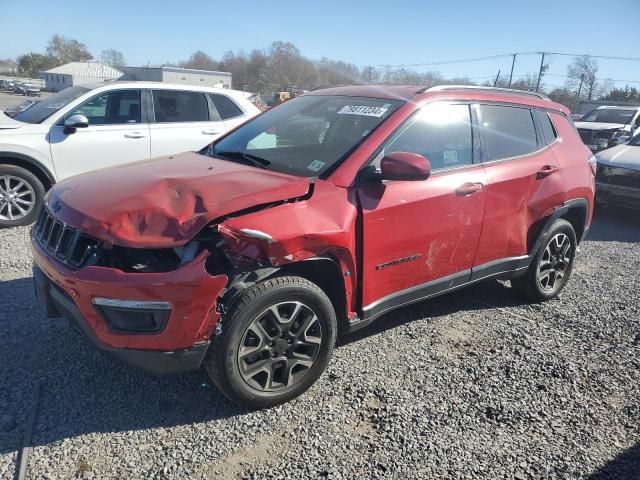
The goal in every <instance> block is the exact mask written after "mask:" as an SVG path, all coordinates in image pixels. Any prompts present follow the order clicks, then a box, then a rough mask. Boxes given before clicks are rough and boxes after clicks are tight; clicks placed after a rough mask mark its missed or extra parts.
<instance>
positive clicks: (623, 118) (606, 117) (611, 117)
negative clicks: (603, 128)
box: [580, 108, 636, 124]
mask: <svg viewBox="0 0 640 480" xmlns="http://www.w3.org/2000/svg"><path fill="white" fill-rule="evenodd" d="M635 113H636V111H635V110H621V109H618V108H598V109H596V110H592V111H591V112H589V113H587V114H586V115H585V116H584V117H582V118H581V119H580V121H581V122H600V123H624V124H626V123H629V122H630V121H631V120H632V119H633V116H634V115H635Z"/></svg>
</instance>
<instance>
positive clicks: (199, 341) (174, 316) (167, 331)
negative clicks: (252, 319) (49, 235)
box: [31, 240, 227, 374]
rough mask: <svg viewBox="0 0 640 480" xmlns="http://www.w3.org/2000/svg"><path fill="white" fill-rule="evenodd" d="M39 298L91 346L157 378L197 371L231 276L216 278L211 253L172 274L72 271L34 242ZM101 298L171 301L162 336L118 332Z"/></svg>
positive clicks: (94, 269)
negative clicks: (210, 267)
mask: <svg viewBox="0 0 640 480" xmlns="http://www.w3.org/2000/svg"><path fill="white" fill-rule="evenodd" d="M31 245H32V251H33V257H34V263H35V265H34V268H33V277H34V282H35V288H36V295H37V297H38V301H39V302H40V304H41V306H42V308H43V309H44V311H45V312H46V313H47V316H49V317H66V318H67V319H69V320H70V322H71V324H72V325H73V326H74V327H76V329H77V330H79V331H80V332H82V333H83V335H84V336H85V337H87V338H88V339H89V340H90V341H91V343H93V344H94V345H95V346H96V347H97V348H99V349H100V350H103V351H105V352H107V353H109V354H111V355H113V356H114V357H117V358H119V359H121V360H123V361H125V362H126V363H129V364H131V365H134V366H136V367H139V368H142V369H144V370H146V371H149V372H151V373H154V374H167V373H177V372H184V371H189V370H195V369H197V368H198V367H199V366H200V364H201V362H202V359H203V358H204V355H205V353H206V351H207V348H208V345H209V341H210V337H211V335H212V333H213V331H214V329H215V327H216V325H217V323H218V320H219V317H220V315H219V313H218V312H217V311H216V299H217V298H218V297H219V296H220V294H221V293H222V292H223V290H224V288H225V286H226V284H227V277H226V276H225V275H219V276H215V277H214V276H211V275H209V274H208V273H207V272H206V270H205V268H204V262H205V259H206V257H207V253H206V252H203V253H202V254H201V255H199V256H198V257H196V258H195V259H194V260H193V261H192V262H191V263H189V264H188V265H185V266H183V267H181V268H179V269H177V270H175V271H173V272H167V273H149V274H146V273H142V274H141V273H134V274H130V273H124V272H121V271H118V270H114V269H110V268H104V267H86V268H82V269H80V270H72V269H70V268H68V267H66V266H65V265H63V264H61V263H59V262H57V261H56V260H54V259H52V258H51V257H49V256H48V255H47V254H46V253H45V252H44V251H43V250H42V247H40V245H39V244H38V243H37V242H35V241H33V240H32V243H31ZM96 297H107V298H117V299H125V300H162V301H166V302H170V303H171V305H172V307H173V308H172V310H171V313H170V314H169V317H168V319H167V321H166V324H165V325H164V327H163V329H162V330H161V331H159V332H151V333H139V332H131V333H123V332H121V331H117V330H114V329H113V328H112V327H111V326H110V325H109V324H108V323H107V321H106V320H105V318H104V317H103V316H102V315H101V314H100V313H99V310H98V309H97V308H96V307H95V305H93V303H92V300H93V299H94V298H96Z"/></svg>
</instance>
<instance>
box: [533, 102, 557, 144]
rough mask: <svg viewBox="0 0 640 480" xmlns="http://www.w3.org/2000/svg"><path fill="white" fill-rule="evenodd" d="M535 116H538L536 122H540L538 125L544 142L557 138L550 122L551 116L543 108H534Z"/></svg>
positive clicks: (547, 142) (550, 141)
mask: <svg viewBox="0 0 640 480" xmlns="http://www.w3.org/2000/svg"><path fill="white" fill-rule="evenodd" d="M535 112H536V116H537V117H538V122H539V123H540V127H542V135H543V136H544V142H545V144H546V145H549V144H550V143H553V141H554V140H555V139H556V138H558V134H557V133H556V129H555V127H554V126H553V123H552V122H551V118H550V117H549V114H548V113H547V112H545V111H543V110H536V111H535Z"/></svg>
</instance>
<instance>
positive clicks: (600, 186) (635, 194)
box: [596, 182, 640, 209]
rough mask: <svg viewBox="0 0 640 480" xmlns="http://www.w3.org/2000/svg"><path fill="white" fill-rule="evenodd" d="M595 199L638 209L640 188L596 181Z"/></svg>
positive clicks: (639, 207) (604, 202)
mask: <svg viewBox="0 0 640 480" xmlns="http://www.w3.org/2000/svg"><path fill="white" fill-rule="evenodd" d="M596 200H597V201H598V202H599V203H603V204H610V205H619V206H621V207H629V208H637V209H640V188H634V187H623V186H620V185H611V184H608V183H600V182H598V183H596Z"/></svg>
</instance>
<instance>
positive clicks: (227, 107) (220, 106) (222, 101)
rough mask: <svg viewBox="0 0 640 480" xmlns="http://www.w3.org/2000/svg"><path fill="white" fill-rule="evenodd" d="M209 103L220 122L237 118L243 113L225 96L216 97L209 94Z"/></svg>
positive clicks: (213, 94)
mask: <svg viewBox="0 0 640 480" xmlns="http://www.w3.org/2000/svg"><path fill="white" fill-rule="evenodd" d="M209 96H210V97H211V101H212V102H213V104H214V105H215V107H216V110H217V111H218V115H220V118H221V119H222V120H228V119H230V118H235V117H239V116H240V115H242V114H243V113H244V112H243V111H242V110H241V109H240V107H238V105H236V104H235V102H234V101H233V100H231V99H230V98H229V97H227V96H226V95H217V94H215V93H211V94H209Z"/></svg>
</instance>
